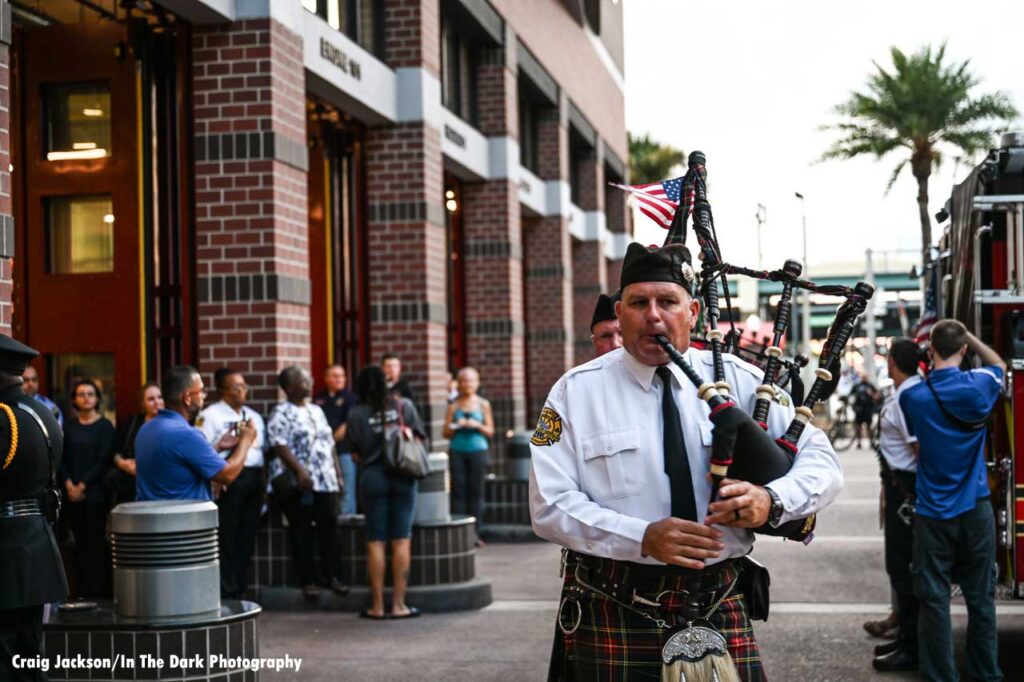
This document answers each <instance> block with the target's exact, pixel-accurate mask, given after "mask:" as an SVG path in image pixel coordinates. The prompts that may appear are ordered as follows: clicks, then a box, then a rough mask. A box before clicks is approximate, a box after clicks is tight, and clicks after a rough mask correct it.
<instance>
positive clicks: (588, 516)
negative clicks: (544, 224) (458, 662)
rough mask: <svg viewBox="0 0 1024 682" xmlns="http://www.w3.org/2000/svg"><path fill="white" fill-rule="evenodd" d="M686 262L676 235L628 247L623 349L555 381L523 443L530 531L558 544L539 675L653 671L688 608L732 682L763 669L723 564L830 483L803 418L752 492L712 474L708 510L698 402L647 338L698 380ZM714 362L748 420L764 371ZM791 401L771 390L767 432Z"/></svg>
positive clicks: (835, 488)
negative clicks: (560, 582)
mask: <svg viewBox="0 0 1024 682" xmlns="http://www.w3.org/2000/svg"><path fill="white" fill-rule="evenodd" d="M674 250H675V251H674ZM690 262H691V261H690V255H689V252H688V251H687V250H686V249H685V247H683V246H681V245H672V246H668V247H664V248H654V247H650V248H645V247H643V246H641V245H639V244H631V245H630V247H629V249H628V250H627V252H626V257H625V260H624V262H623V267H622V274H621V280H620V284H621V291H622V300H621V302H619V303H618V304H617V305H616V313H617V316H618V320H619V323H620V325H621V328H622V336H623V348H621V349H618V350H614V351H612V352H610V353H607V354H605V355H602V356H601V357H599V358H597V359H595V360H592V361H590V362H588V363H586V364H584V365H581V366H579V367H576V368H574V369H572V370H570V371H569V372H567V373H566V374H565V375H564V376H563V377H562V378H561V379H560V380H559V381H558V382H557V383H556V384H555V386H554V387H553V388H552V390H551V393H550V394H549V396H548V399H547V402H546V403H545V406H544V409H543V411H542V413H541V417H540V422H539V423H538V426H537V430H536V432H535V433H534V436H533V439H532V441H531V449H532V469H531V475H530V507H531V513H532V517H533V527H534V531H535V532H536V533H537V534H538V535H539V536H540V537H542V538H545V539H547V540H550V541H552V542H555V543H558V544H560V545H562V546H564V547H566V548H567V549H568V550H569V551H568V554H567V555H566V557H565V561H564V564H565V565H564V570H565V575H566V580H565V587H564V590H563V601H562V603H561V607H560V609H559V616H558V617H559V627H560V629H561V632H562V637H560V638H556V642H555V651H554V655H553V659H552V666H551V669H550V673H549V680H570V679H571V680H591V679H601V680H624V679H634V678H635V677H643V678H644V679H647V678H648V677H650V678H651V679H661V674H662V670H663V661H662V654H663V650H662V647H663V646H664V645H665V644H666V642H667V641H668V640H669V638H670V637H671V635H673V634H675V633H676V632H677V631H678V630H680V629H681V628H682V626H684V625H686V622H687V621H686V620H684V619H683V616H682V614H684V613H685V614H689V613H695V612H696V613H698V614H699V618H702V619H703V620H704V621H706V622H707V623H708V624H709V626H710V627H711V628H712V629H714V630H717V632H718V633H719V634H720V635H721V637H722V638H724V641H725V645H726V646H727V648H728V652H729V654H730V655H731V657H732V661H733V663H734V664H735V670H736V674H738V675H739V679H742V680H744V681H745V682H750V681H752V680H762V679H764V672H763V670H762V667H761V663H760V655H759V652H758V648H757V643H756V641H755V640H754V637H753V633H752V630H751V627H750V618H749V615H748V609H747V605H746V603H745V597H744V595H743V594H742V591H741V588H740V587H739V586H738V585H737V579H738V575H739V569H740V566H739V563H738V560H739V559H741V558H742V557H745V556H746V555H747V554H748V553H749V552H750V551H751V548H752V545H753V541H754V535H753V533H752V531H751V529H752V528H757V527H759V526H761V525H763V524H765V523H766V522H767V523H771V524H772V525H773V526H778V525H780V524H782V523H785V522H788V521H791V520H794V519H801V518H805V517H808V516H810V515H812V514H814V513H816V512H818V511H820V510H821V509H823V508H824V507H825V506H827V505H828V504H829V503H830V502H831V501H832V500H833V499H834V498H835V496H836V495H837V494H838V493H839V491H840V489H841V488H842V481H843V477H842V469H841V467H840V464H839V459H838V457H837V456H836V454H835V451H834V450H833V449H832V446H831V444H830V443H829V441H828V438H827V437H826V436H825V434H824V433H823V432H822V431H821V430H820V429H818V428H816V427H814V426H811V425H808V426H807V428H806V429H805V430H804V432H803V435H802V437H801V439H800V441H799V443H798V448H799V452H798V454H797V456H796V459H795V463H794V465H793V467H792V469H791V470H790V471H789V473H788V474H786V475H785V476H783V477H781V478H779V479H777V480H775V481H772V482H771V483H769V484H768V485H767V486H758V485H753V484H751V483H748V482H744V481H735V480H730V479H726V480H725V481H723V483H722V486H721V488H720V490H719V497H718V501H716V502H713V503H711V504H710V505H709V502H710V500H709V497H710V493H711V483H710V477H709V462H710V457H711V447H710V446H711V443H712V424H711V422H710V420H709V418H708V406H707V404H706V403H705V402H704V401H703V400H701V399H700V398H699V397H698V396H697V392H696V390H695V389H694V388H693V386H692V384H691V383H690V382H689V381H688V380H687V378H686V377H685V376H683V374H682V371H681V370H680V369H679V368H678V367H676V366H675V365H673V364H672V363H670V362H669V358H668V356H667V355H666V354H665V352H664V351H663V350H662V348H661V346H660V345H659V344H658V343H657V341H656V340H655V338H654V337H655V336H656V335H663V336H665V337H667V338H668V340H669V341H670V342H671V343H672V344H673V345H674V346H675V347H676V348H677V349H678V350H679V351H680V352H683V353H684V354H685V359H686V361H687V362H689V363H690V364H691V366H692V367H693V368H694V369H695V370H696V371H697V372H698V373H699V374H700V375H701V376H703V377H705V378H706V380H708V381H712V382H713V378H712V377H713V367H712V364H711V354H710V353H709V352H707V351H699V350H695V349H692V348H689V345H690V333H691V331H692V329H693V327H694V326H695V324H696V321H697V316H698V312H699V310H700V304H699V302H698V301H697V300H696V299H695V298H694V297H693V291H694V289H695V287H694V277H693V271H692V266H691V265H690ZM724 360H725V373H726V379H727V380H728V381H729V383H730V385H731V386H732V388H733V390H732V393H733V395H734V397H735V399H736V403H737V405H738V406H739V407H741V408H742V409H744V410H746V411H747V413H748V414H750V413H751V412H752V408H753V405H754V402H755V399H756V396H755V389H756V387H757V386H758V385H760V384H761V379H762V376H763V372H762V371H761V370H758V369H757V368H755V367H754V366H752V365H750V364H748V363H746V362H743V361H742V360H740V359H738V358H736V357H734V356H726V357H725V358H724ZM666 389H668V393H667V394H666ZM793 409H794V408H793V407H792V405H790V401H789V398H788V396H786V395H785V394H784V393H782V392H781V391H779V392H778V394H777V402H776V404H774V405H773V406H772V409H771V410H770V412H769V418H768V432H769V434H770V435H771V436H772V437H773V438H774V437H778V436H781V435H782V434H783V432H785V430H786V428H787V427H788V426H789V423H790V421H791V419H792V417H793ZM665 414H674V415H676V416H677V418H678V421H677V422H675V423H673V422H671V421H666V420H665V419H664V417H663V415H665ZM680 436H681V437H680ZM666 471H671V472H672V474H671V478H670V475H669V474H666ZM673 493H675V494H673ZM676 497H679V499H676ZM673 510H679V513H678V514H673ZM683 510H688V511H683ZM683 516H688V517H689V518H683ZM716 670H717V668H716ZM645 676H646V677H645ZM731 679H736V677H735V676H734V677H732V678H731Z"/></svg>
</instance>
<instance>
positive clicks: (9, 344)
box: [0, 334, 39, 376]
mask: <svg viewBox="0 0 1024 682" xmlns="http://www.w3.org/2000/svg"><path fill="white" fill-rule="evenodd" d="M38 356H39V351H37V350H35V349H34V348H29V347H28V346H26V345H25V344H23V343H21V342H20V341H15V340H14V339H12V338H11V337H9V336H7V335H6V334H0V374H14V375H17V376H21V374H22V372H24V371H25V368H26V367H28V363H30V362H31V361H32V359H33V358H36V357H38Z"/></svg>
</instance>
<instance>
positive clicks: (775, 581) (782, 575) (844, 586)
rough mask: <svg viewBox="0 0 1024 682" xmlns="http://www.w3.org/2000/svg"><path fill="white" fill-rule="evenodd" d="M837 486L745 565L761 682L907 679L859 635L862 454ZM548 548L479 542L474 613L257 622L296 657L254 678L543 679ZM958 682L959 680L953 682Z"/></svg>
mask: <svg viewBox="0 0 1024 682" xmlns="http://www.w3.org/2000/svg"><path fill="white" fill-rule="evenodd" d="M843 464H844V469H845V472H846V480H847V482H846V487H845V489H844V491H843V493H842V494H841V495H840V497H839V499H838V500H837V502H836V503H835V504H834V505H833V506H832V507H830V508H829V509H828V510H826V511H825V512H824V513H823V514H822V515H821V516H820V518H819V522H818V532H817V537H816V538H815V540H814V542H812V543H811V544H810V545H808V546H802V545H799V544H795V543H787V542H783V541H781V540H777V539H773V538H772V539H769V538H762V539H760V540H758V542H757V545H756V547H755V549H754V556H755V557H757V558H758V560H759V561H761V562H762V563H763V564H765V565H766V566H768V568H769V569H770V570H771V574H772V611H771V617H770V619H769V621H768V622H767V623H757V624H756V625H755V633H756V635H757V638H758V641H759V643H760V645H761V651H762V655H763V657H764V660H765V666H766V670H767V672H768V675H769V678H770V679H771V680H773V682H778V681H782V682H789V681H791V680H801V681H802V680H820V681H826V680H828V681H833V680H865V679H869V678H877V679H891V680H912V679H917V676H916V675H913V674H904V675H895V674H889V675H883V674H879V673H875V672H874V671H873V670H872V669H871V655H872V654H871V650H872V648H873V646H874V645H875V644H877V643H879V640H874V639H871V638H870V637H868V636H867V634H866V633H865V632H864V630H863V629H862V628H861V624H862V623H863V622H864V621H865V620H868V619H875V618H880V617H883V616H884V615H885V614H886V613H887V612H888V602H889V588H888V583H887V579H886V576H885V572H884V567H883V558H882V535H881V531H880V530H879V529H878V507H877V500H878V477H877V469H876V467H877V465H876V463H875V460H874V457H873V455H872V454H871V453H869V452H868V451H866V450H861V451H851V452H848V453H845V454H843ZM558 562H559V552H558V548H556V547H553V546H550V545H547V544H544V543H528V544H506V545H498V544H490V545H488V546H487V547H486V548H484V549H483V550H481V551H480V552H479V553H478V556H477V573H478V575H482V576H486V577H489V578H490V579H491V580H492V581H493V585H494V600H495V601H494V603H493V604H492V605H491V606H489V607H488V608H486V609H483V610H482V611H476V612H468V613H457V614H448V615H430V616H423V617H421V618H419V619H415V620H410V621H401V622H399V621H393V622H384V623H379V622H372V621H365V620H360V619H359V618H357V617H356V615H355V614H345V613H321V612H300V613H265V614H263V615H262V616H261V617H260V632H261V655H262V656H265V657H266V656H283V655H284V654H286V653H287V654H290V655H291V656H293V657H300V658H302V659H303V664H302V668H301V670H300V672H299V674H298V675H296V674H295V673H294V672H292V673H280V674H273V673H264V674H263V677H262V679H264V680H283V679H298V678H299V677H301V678H302V679H303V680H308V681H309V682H318V681H320V680H323V681H324V682H326V681H328V680H330V681H332V682H333V681H335V680H353V681H354V680H359V681H363V680H366V681H377V680H380V681H384V680H388V681H390V680H405V679H416V680H444V681H446V682H447V681H453V682H455V681H459V682H461V681H466V682H469V681H473V682H485V681H489V680H494V681H495V682H497V681H499V680H500V681H502V682H510V681H516V680H524V681H530V680H543V679H545V674H546V671H547V663H548V656H549V653H550V647H551V637H552V633H553V623H554V617H555V610H556V608H557V597H558V591H559V579H558ZM962 611H963V609H962V607H960V606H957V605H955V606H954V634H955V636H956V639H957V648H958V655H959V658H960V660H961V661H962V660H963V639H964V636H965V634H966V620H967V619H966V616H965V615H963V613H962ZM999 637H1000V642H999V643H1000V660H1001V664H1002V666H1003V673H1004V675H1005V678H1006V680H1024V656H1020V655H1019V651H1021V649H1020V648H1018V647H1022V646H1024V602H1018V603H1001V604H1000V606H999ZM965 679H966V678H965Z"/></svg>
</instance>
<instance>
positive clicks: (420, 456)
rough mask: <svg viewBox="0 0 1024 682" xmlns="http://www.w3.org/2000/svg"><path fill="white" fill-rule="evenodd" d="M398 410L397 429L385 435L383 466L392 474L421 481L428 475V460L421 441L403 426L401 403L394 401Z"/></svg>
mask: <svg viewBox="0 0 1024 682" xmlns="http://www.w3.org/2000/svg"><path fill="white" fill-rule="evenodd" d="M395 406H396V408H397V410H398V430H397V431H394V432H392V433H390V434H388V435H387V437H386V439H385V441H384V466H385V467H386V468H387V471H388V473H389V474H391V475H392V476H397V477H399V478H412V479H415V480H417V481H422V480H423V479H424V478H426V477H427V476H429V475H430V461H429V460H428V459H427V449H426V448H424V447H423V443H422V442H421V441H420V439H419V438H417V437H416V435H415V434H414V433H413V432H412V429H408V428H406V426H405V420H404V419H403V418H402V404H401V403H395Z"/></svg>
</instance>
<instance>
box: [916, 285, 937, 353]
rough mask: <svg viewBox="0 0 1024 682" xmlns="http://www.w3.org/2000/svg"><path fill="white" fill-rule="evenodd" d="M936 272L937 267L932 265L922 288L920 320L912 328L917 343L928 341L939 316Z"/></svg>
mask: <svg viewBox="0 0 1024 682" xmlns="http://www.w3.org/2000/svg"><path fill="white" fill-rule="evenodd" d="M938 273H939V269H938V268H936V267H932V268H931V269H930V272H929V274H928V283H927V284H926V285H925V288H924V308H923V309H922V310H921V321H920V322H918V323H917V326H916V327H915V328H914V341H915V342H916V343H917V344H919V345H920V344H922V343H925V342H927V341H928V339H929V335H930V334H931V332H932V327H933V326H934V325H935V321H936V320H937V319H938V316H939V310H938V299H937V297H936V291H937V289H938V284H939V281H938V278H939V274H938Z"/></svg>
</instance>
